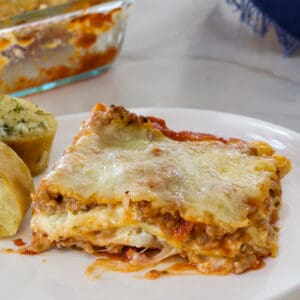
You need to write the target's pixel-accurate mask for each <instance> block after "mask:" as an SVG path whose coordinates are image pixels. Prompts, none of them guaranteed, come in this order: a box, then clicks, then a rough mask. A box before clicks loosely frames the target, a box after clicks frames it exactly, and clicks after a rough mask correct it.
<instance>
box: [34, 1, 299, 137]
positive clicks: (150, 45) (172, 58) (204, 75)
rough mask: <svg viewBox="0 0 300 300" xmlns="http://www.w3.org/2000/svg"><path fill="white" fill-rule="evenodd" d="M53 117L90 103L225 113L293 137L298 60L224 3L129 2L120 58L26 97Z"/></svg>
mask: <svg viewBox="0 0 300 300" xmlns="http://www.w3.org/2000/svg"><path fill="white" fill-rule="evenodd" d="M29 98H30V99H32V100H33V101H34V102H36V103H38V104H39V105H41V106H43V107H45V108H46V109H48V110H49V111H52V112H53V113H55V114H56V115H62V114H70V113H77V112H82V111H88V110H90V108H91V107H92V106H93V105H94V103H96V102H99V101H101V102H105V103H108V104H121V105H125V106H127V107H144V106H157V107H160V106H168V107H171V106H172V107H174V106H177V107H190V108H202V109H210V110H218V111H226V112H232V113H238V114H243V115H248V116H251V117H256V118H259V119H264V120H267V121H271V122H273V123H276V124H279V125H283V126H285V127H288V128H291V129H294V130H296V131H298V132H300V56H298V57H293V58H285V57H283V55H282V52H281V49H280V46H279V45H278V44H277V41H276V37H275V36H274V34H273V33H271V34H269V36H268V37H267V38H266V39H261V38H259V37H258V36H256V35H254V34H253V33H252V32H251V30H250V29H249V28H248V27H246V26H245V25H243V24H241V23H240V22H239V15H238V14H237V13H235V12H234V11H233V9H232V7H229V6H228V5H227V4H226V3H225V0H184V1H175V0H164V1H162V0H151V1H149V0H136V2H135V4H134V6H133V8H132V14H131V16H130V19H129V24H128V30H127V34H126V38H125V43H124V46H123V49H122V52H121V55H120V56H119V58H118V59H117V61H116V63H115V64H114V66H113V67H112V68H111V69H110V70H109V71H107V72H105V73H104V74H102V75H100V76H98V77H95V78H92V79H88V80H85V81H82V82H77V83H73V84H71V85H68V86H64V87H61V88H58V89H55V90H51V91H48V92H44V93H40V94H36V95H34V96H31V97H29Z"/></svg>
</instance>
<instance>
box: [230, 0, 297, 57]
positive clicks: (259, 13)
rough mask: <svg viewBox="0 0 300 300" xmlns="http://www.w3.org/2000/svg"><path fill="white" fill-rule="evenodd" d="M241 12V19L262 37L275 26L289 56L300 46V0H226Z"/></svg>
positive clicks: (280, 41)
mask: <svg viewBox="0 0 300 300" xmlns="http://www.w3.org/2000/svg"><path fill="white" fill-rule="evenodd" d="M226 1H227V3H229V4H231V5H234V6H235V7H236V9H237V10H238V11H240V13H241V21H242V22H244V23H246V24H248V25H250V26H251V27H252V29H253V30H254V31H255V32H257V33H259V34H260V35H261V36H262V37H263V36H265V34H266V33H267V32H268V30H269V28H270V26H274V27H275V30H276V33H277V37H278V41H279V43H280V44H281V45H282V46H283V50H284V53H285V55H287V56H289V55H291V54H292V53H293V52H295V51H296V50H297V49H299V48H300V0H226Z"/></svg>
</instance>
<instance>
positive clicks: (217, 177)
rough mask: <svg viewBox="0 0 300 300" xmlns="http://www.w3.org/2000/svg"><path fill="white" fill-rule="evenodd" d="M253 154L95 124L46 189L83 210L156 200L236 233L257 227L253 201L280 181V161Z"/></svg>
mask: <svg viewBox="0 0 300 300" xmlns="http://www.w3.org/2000/svg"><path fill="white" fill-rule="evenodd" d="M247 147H248V146H246V145H245V144H242V143H227V144H226V143H222V142H218V141H201V142H195V141H194V142H190V141H186V142H182V141H181V142H178V141H175V140H172V139H170V138H167V137H165V136H164V135H163V134H161V132H160V131H158V130H156V129H154V128H153V127H152V126H149V124H147V125H145V126H141V125H137V124H133V125H125V124H123V123H122V122H121V121H120V120H113V121H112V122H110V123H109V124H105V123H104V125H103V124H102V125H101V126H99V124H96V125H95V124H90V126H89V127H88V129H85V131H84V132H83V133H82V134H79V136H78V137H77V138H76V139H75V143H74V145H73V146H71V147H70V149H69V150H68V151H67V152H66V153H65V155H64V156H63V157H62V159H61V160H60V162H59V163H58V164H57V165H56V167H55V168H54V169H53V171H52V172H51V173H50V174H49V175H48V176H47V177H46V178H45V179H44V180H43V183H42V187H43V188H45V186H46V188H47V190H48V192H50V193H51V192H52V193H58V192H59V193H61V194H62V195H63V196H66V197H73V198H75V199H77V200H78V201H80V202H82V203H97V204H101V203H118V202H122V201H123V200H124V198H126V197H129V198H130V199H131V201H142V200H146V201H151V204H152V207H154V208H160V209H161V211H163V212H164V211H169V210H172V209H175V210H178V211H179V212H180V215H181V217H182V218H184V219H185V220H189V221H192V222H203V223H206V224H217V225H218V226H222V227H223V228H224V229H225V230H228V231H234V230H236V229H237V228H239V227H245V226H247V225H248V223H249V220H248V218H247V213H248V207H247V205H246V204H245V201H247V200H249V199H253V198H255V199H260V201H263V200H264V199H265V198H267V197H268V196H269V189H270V188H271V184H272V179H273V178H276V170H277V163H276V160H275V159H274V158H272V156H254V155H249V154H247V153H246V150H247ZM256 201H257V200H256Z"/></svg>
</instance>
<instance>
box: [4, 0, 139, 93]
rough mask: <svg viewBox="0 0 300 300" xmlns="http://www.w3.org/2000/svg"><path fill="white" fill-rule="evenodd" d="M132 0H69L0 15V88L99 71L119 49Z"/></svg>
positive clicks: (26, 87) (46, 84)
mask: <svg viewBox="0 0 300 300" xmlns="http://www.w3.org/2000/svg"><path fill="white" fill-rule="evenodd" d="M66 2H67V0H66ZM132 2H133V0H79V1H78V0H77V1H71V2H70V0H69V3H64V4H60V5H55V6H49V7H44V8H41V9H38V10H33V11H28V12H24V13H21V14H17V15H15V16H12V17H6V18H2V19H0V93H10V94H12V95H14V96H24V95H27V94H30V93H34V92H38V91H44V90H47V89H50V88H54V87H56V86H60V85H63V84H66V83H69V82H72V81H74V80H79V79H85V78H87V77H90V76H95V75H97V74H100V73H101V72H102V71H103V70H105V69H107V68H108V67H109V66H110V65H111V64H112V63H113V61H114V60H115V58H116V56H117V55H118V53H119V51H120V48H121V45H122V42H123V39H124V34H125V28H126V23H127V17H128V13H129V8H130V6H131V4H132Z"/></svg>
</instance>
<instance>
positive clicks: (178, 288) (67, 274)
mask: <svg viewBox="0 0 300 300" xmlns="http://www.w3.org/2000/svg"><path fill="white" fill-rule="evenodd" d="M135 111H136V112H138V113H142V114H144V115H155V116H158V117H161V118H164V119H166V120H167V124H168V125H169V127H170V128H172V129H175V130H180V129H181V130H182V129H188V130H194V131H201V132H208V133H213V134H216V135H220V136H224V137H239V138H242V139H246V140H257V139H259V140H265V141H267V142H268V143H270V144H271V145H272V146H273V147H274V148H275V149H276V150H277V151H278V152H279V153H281V154H283V155H285V156H287V157H288V158H290V159H291V161H292V164H293V170H292V171H291V173H290V174H289V175H288V176H287V177H286V178H285V179H284V181H283V191H284V193H283V207H282V210H281V217H280V226H281V233H280V241H279V244H280V251H279V255H278V257H277V258H276V259H271V258H270V259H267V260H266V266H265V267H264V268H263V269H261V270H257V271H252V272H248V273H245V274H242V275H228V276H204V275H186V276H173V277H163V278H160V279H158V280H155V281H150V280H146V279H142V278H137V277H136V276H134V275H133V274H130V273H128V274H120V273H113V272H105V273H104V274H103V276H102V278H101V279H100V280H98V281H92V280H90V279H89V278H87V277H86V276H85V275H84V271H85V268H86V267H87V265H89V264H90V263H92V262H93V261H94V259H95V258H94V257H92V256H90V255H86V254H83V253H80V252H79V251H72V250H64V251H62V250H55V249H54V250H51V251H48V252H46V253H43V254H41V255H37V256H22V255H17V254H7V253H0V299H5V300H7V299H14V300H17V299H22V300H27V299H28V300H29V299H30V300H35V299H43V300H50V299H51V300H53V299H55V300H60V299H61V300H66V299H72V300H90V299H105V300H111V299H130V300H135V299H138V300H140V299H143V300H147V299H151V300H155V299H173V300H175V299H182V298H184V299H239V300H240V299H243V300H246V299H300V258H299V257H300V135H299V134H298V133H296V132H293V131H291V130H288V129H285V128H282V127H279V126H276V125H272V124H270V123H266V122H263V121H258V120H254V119H250V118H246V117H243V116H238V115H231V114H225V113H218V112H211V111H202V110H190V109H173V108H171V109H166V108H153V109H152V108H149V109H135ZM86 117H87V114H79V115H68V116H63V117H59V118H58V121H59V129H58V132H57V136H56V139H55V142H54V147H53V151H52V158H51V161H52V162H54V161H56V160H57V159H58V158H59V157H60V156H61V155H62V153H63V149H64V148H65V147H66V146H67V145H69V144H70V143H71V141H72V137H73V136H74V134H75V133H76V132H77V131H78V128H79V127H80V125H81V122H82V120H83V119H84V118H86ZM38 181H39V178H37V179H36V184H37V182H38ZM18 237H22V238H23V239H24V240H26V241H29V240H30V230H29V216H28V217H27V219H26V220H25V222H24V224H23V226H22V228H21V230H20V233H19V234H18V235H17V236H16V237H14V238H18ZM6 247H13V243H12V239H5V240H1V241H0V249H1V248H6ZM297 295H298V296H297Z"/></svg>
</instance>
